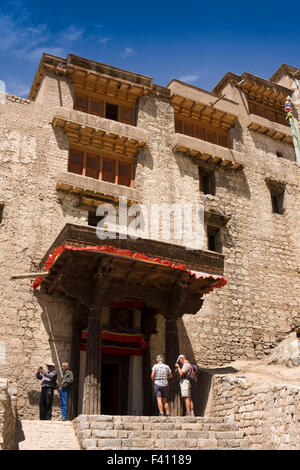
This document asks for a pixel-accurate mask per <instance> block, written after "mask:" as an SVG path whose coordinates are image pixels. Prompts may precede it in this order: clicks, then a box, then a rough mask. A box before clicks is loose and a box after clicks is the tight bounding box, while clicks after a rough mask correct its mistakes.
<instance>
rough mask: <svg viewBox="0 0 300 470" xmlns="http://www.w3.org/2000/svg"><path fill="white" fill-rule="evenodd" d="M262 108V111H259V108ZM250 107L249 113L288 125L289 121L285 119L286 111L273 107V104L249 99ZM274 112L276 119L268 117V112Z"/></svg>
mask: <svg viewBox="0 0 300 470" xmlns="http://www.w3.org/2000/svg"><path fill="white" fill-rule="evenodd" d="M260 108H261V109H262V112H258V111H257V110H258V109H260ZM248 109H249V114H255V115H256V116H260V117H262V118H264V119H268V121H271V122H276V123H277V124H281V125H282V126H288V122H287V121H286V119H285V115H284V112H283V111H282V112H280V111H279V110H277V109H275V108H272V107H271V106H267V105H265V104H263V103H259V102H257V101H254V100H251V99H248ZM269 112H272V113H274V115H275V119H270V118H269V117H268V113H269Z"/></svg>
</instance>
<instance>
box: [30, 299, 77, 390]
mask: <svg viewBox="0 0 300 470" xmlns="http://www.w3.org/2000/svg"><path fill="white" fill-rule="evenodd" d="M34 295H35V297H36V299H37V301H38V303H39V305H40V308H41V312H42V313H41V320H42V322H43V325H44V328H45V339H48V341H49V351H48V352H47V351H45V350H43V351H41V360H46V359H51V360H52V361H53V362H54V364H55V367H56V370H57V378H58V381H60V380H61V370H60V364H61V363H62V362H65V361H68V362H69V361H70V359H69V353H70V348H71V318H72V310H73V308H74V307H73V304H72V301H71V300H69V299H68V298H67V297H64V299H63V306H62V297H61V296H60V295H59V294H55V293H52V294H51V295H48V294H46V293H44V292H42V291H38V290H36V291H35V292H34ZM69 313H70V318H69V319H68V318H66V316H67V315H68V314H69ZM68 320H69V321H68ZM45 354H46V357H44V355H45ZM41 365H43V364H40V363H39V364H37V367H36V370H37V369H38V367H40V366H41Z"/></svg>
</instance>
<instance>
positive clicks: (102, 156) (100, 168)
mask: <svg viewBox="0 0 300 470" xmlns="http://www.w3.org/2000/svg"><path fill="white" fill-rule="evenodd" d="M72 151H74V152H81V153H82V154H83V163H82V170H81V173H75V172H73V171H71V170H70V169H69V168H70V154H71V152H72ZM88 154H89V155H92V156H94V157H98V158H99V165H98V178H93V177H91V176H90V177H89V178H93V179H98V180H99V181H105V180H103V159H105V158H107V159H110V160H114V161H115V180H114V183H113V184H119V163H122V164H125V165H129V167H130V185H129V186H125V185H120V186H125V187H127V188H133V187H134V186H133V176H134V175H133V166H134V162H133V161H132V160H129V159H125V158H123V157H118V156H116V155H110V154H108V153H105V152H94V151H93V150H92V149H89V150H86V149H82V148H76V147H75V146H74V147H71V148H70V149H69V155H68V171H69V172H70V173H74V174H81V176H86V168H87V166H86V164H87V156H88Z"/></svg>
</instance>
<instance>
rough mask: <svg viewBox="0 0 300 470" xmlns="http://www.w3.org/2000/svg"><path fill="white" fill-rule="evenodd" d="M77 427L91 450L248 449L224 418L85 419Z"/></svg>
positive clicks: (84, 445) (234, 428) (115, 417)
mask: <svg viewBox="0 0 300 470" xmlns="http://www.w3.org/2000/svg"><path fill="white" fill-rule="evenodd" d="M73 424H74V428H75V430H76V433H77V436H78V438H79V441H80V444H81V448H82V449H87V450H92V449H102V450H116V449H128V450H133V449H140V450H142V449H148V450H149V449H161V450H163V449H174V450H175V449H178V450H184V449H191V450H192V449H194V450H196V449H220V448H222V449H228V448H231V449H237V448H239V449H241V448H243V449H246V448H247V447H248V443H247V441H246V440H245V439H244V438H243V436H244V433H243V432H241V431H238V427H237V425H236V424H235V423H230V422H226V421H225V420H224V419H222V418H221V419H220V418H218V419H214V418H209V417H208V418H203V417H168V418H166V417H154V416H151V417H149V416H138V417H135V416H101V415H99V416H83V415H81V416H79V417H78V418H76V419H75V420H74V421H73Z"/></svg>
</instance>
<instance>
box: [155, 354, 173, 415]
mask: <svg viewBox="0 0 300 470" xmlns="http://www.w3.org/2000/svg"><path fill="white" fill-rule="evenodd" d="M156 362H157V364H155V365H154V366H153V367H152V373H151V379H152V382H153V384H154V393H155V396H156V400H157V406H158V409H159V416H164V408H165V411H166V416H170V409H169V403H168V379H171V378H172V372H171V369H170V367H169V366H167V364H164V358H163V356H161V355H158V356H157V357H156Z"/></svg>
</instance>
